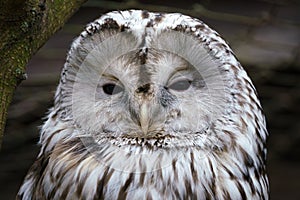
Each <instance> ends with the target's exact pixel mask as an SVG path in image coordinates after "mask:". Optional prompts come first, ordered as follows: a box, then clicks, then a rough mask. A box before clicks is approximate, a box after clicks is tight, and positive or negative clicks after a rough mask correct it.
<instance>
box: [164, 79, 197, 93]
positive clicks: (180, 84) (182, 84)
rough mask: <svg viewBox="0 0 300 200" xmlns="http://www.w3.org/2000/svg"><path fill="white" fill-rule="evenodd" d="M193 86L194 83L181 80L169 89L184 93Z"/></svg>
mask: <svg viewBox="0 0 300 200" xmlns="http://www.w3.org/2000/svg"><path fill="white" fill-rule="evenodd" d="M191 84H192V81H190V80H187V79H184V80H180V81H177V82H175V83H173V84H171V85H170V86H169V87H168V88H169V89H172V90H176V91H184V90H187V89H189V87H190V86H191Z"/></svg>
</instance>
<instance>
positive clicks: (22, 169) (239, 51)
mask: <svg viewBox="0 0 300 200" xmlns="http://www.w3.org/2000/svg"><path fill="white" fill-rule="evenodd" d="M200 6H202V7H200ZM128 8H140V9H142V8H143V9H147V10H149V11H165V12H182V13H184V14H188V15H192V16H194V17H197V18H200V19H201V20H203V21H204V22H205V23H207V24H208V25H209V26H210V27H212V28H213V29H215V30H217V31H218V32H219V33H220V34H221V35H222V36H223V38H225V40H226V41H228V42H229V44H230V46H231V47H232V49H233V51H234V52H235V53H236V55H237V57H238V59H239V61H240V62H241V63H242V65H243V66H244V68H245V69H246V71H247V72H248V73H249V75H250V77H251V78H252V80H253V82H254V84H255V86H256V87H257V90H258V93H259V95H260V99H261V101H262V105H263V108H264V110H265V114H266V117H267V122H268V130H269V132H270V137H269V140H268V173H269V178H270V186H271V199H300V115H299V111H300V106H299V104H300V6H299V2H298V1H270V0H257V1H239V0H235V1H234V0H230V1H228V0H227V1H222V0H205V1H193V0H185V1H179V2H178V1H171V0H168V1H161V2H160V1H158V0H154V1H143V0H140V1H129V2H124V1H100V0H98V1H97V0H90V1H88V2H87V3H86V4H84V5H83V7H81V8H80V10H79V11H78V12H77V13H76V14H75V15H74V16H73V17H72V18H71V19H70V20H69V22H68V23H67V24H66V25H65V26H64V28H63V29H62V30H60V31H59V32H58V33H57V34H55V35H54V36H53V37H52V38H51V39H50V40H49V41H48V42H47V43H46V44H45V45H44V46H43V47H42V48H41V49H40V50H39V51H38V53H37V54H36V55H35V56H34V57H33V58H32V59H31V61H30V62H29V64H28V66H27V74H28V79H27V80H26V81H24V82H23V83H22V84H21V85H20V86H19V87H18V88H17V91H16V92H15V96H14V99H13V103H12V105H11V106H10V109H9V115H8V121H7V126H6V132H5V136H4V142H3V148H2V150H1V152H0V199H3V200H4V199H14V197H15V195H16V193H17V191H18V188H19V186H20V184H21V182H22V180H23V178H24V176H25V174H26V172H27V170H28V168H29V167H30V165H31V164H32V163H33V161H34V159H35V157H36V156H37V153H38V150H39V147H38V145H37V142H38V137H39V126H40V125H42V122H43V120H42V118H43V117H44V116H45V113H46V112H47V110H48V109H49V108H50V107H51V106H52V99H53V96H54V91H55V89H56V86H57V83H58V80H59V74H60V70H61V68H62V66H63V64H64V60H65V56H66V53H67V50H68V48H69V46H70V44H71V42H72V40H73V39H74V38H75V37H76V36H78V35H79V33H80V32H81V31H82V30H83V28H84V26H85V24H87V23H88V22H91V21H93V20H94V19H96V18H98V17H99V16H100V15H101V14H103V13H105V12H108V11H111V10H124V9H128ZM203 8H204V9H203Z"/></svg>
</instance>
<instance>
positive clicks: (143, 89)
mask: <svg viewBox="0 0 300 200" xmlns="http://www.w3.org/2000/svg"><path fill="white" fill-rule="evenodd" d="M149 90H150V83H147V84H145V85H142V86H140V87H138V89H136V93H147V92H148V91H149Z"/></svg>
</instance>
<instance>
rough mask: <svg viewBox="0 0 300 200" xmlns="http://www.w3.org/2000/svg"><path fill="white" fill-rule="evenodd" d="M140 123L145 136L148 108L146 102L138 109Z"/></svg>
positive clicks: (147, 127)
mask: <svg viewBox="0 0 300 200" xmlns="http://www.w3.org/2000/svg"><path fill="white" fill-rule="evenodd" d="M140 123H141V128H142V131H143V133H144V134H145V135H146V134H147V133H148V129H149V106H148V103H147V102H143V103H142V105H141V107H140Z"/></svg>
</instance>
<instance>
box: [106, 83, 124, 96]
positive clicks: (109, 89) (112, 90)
mask: <svg viewBox="0 0 300 200" xmlns="http://www.w3.org/2000/svg"><path fill="white" fill-rule="evenodd" d="M102 89H103V92H104V93H105V94H108V95H115V94H118V93H120V92H123V90H124V88H123V87H121V86H120V85H116V84H114V83H107V84H105V85H103V86H102Z"/></svg>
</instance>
